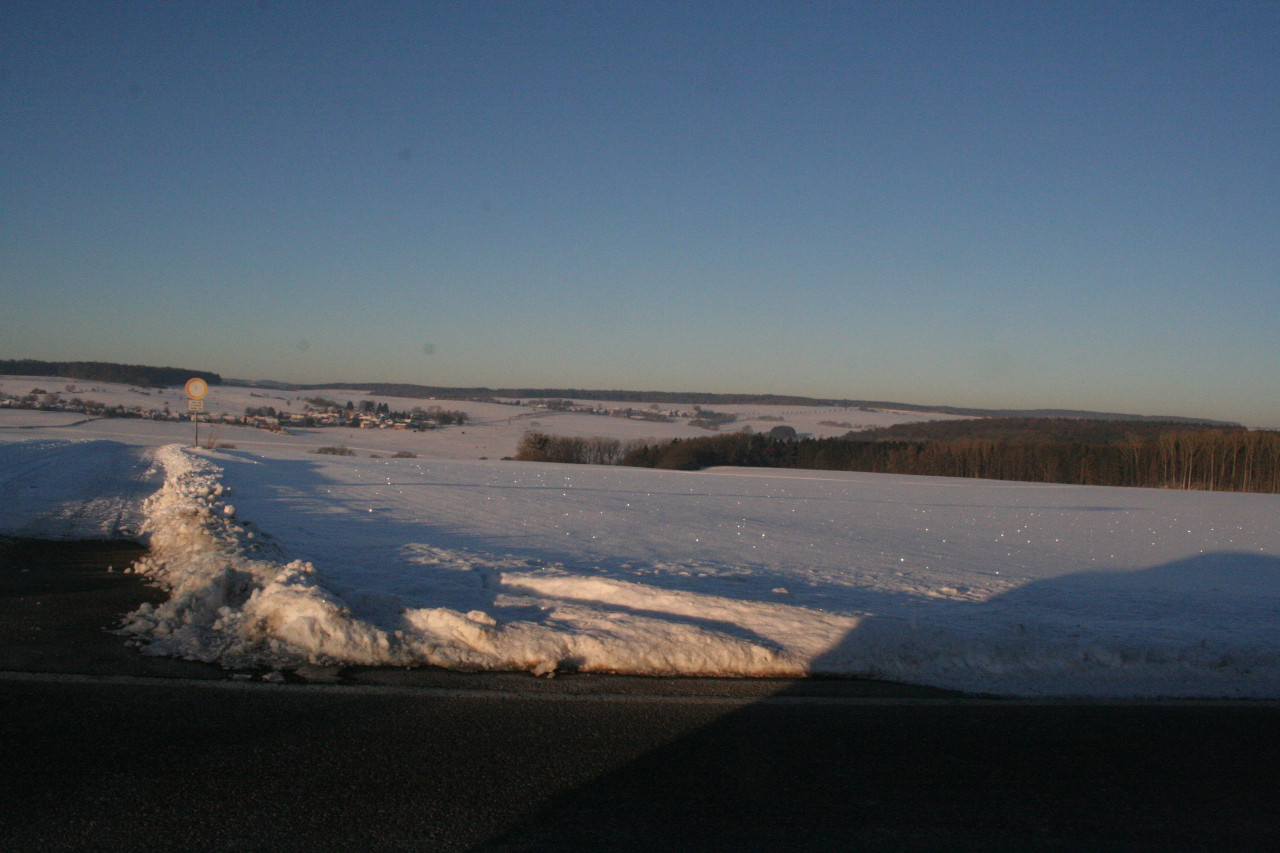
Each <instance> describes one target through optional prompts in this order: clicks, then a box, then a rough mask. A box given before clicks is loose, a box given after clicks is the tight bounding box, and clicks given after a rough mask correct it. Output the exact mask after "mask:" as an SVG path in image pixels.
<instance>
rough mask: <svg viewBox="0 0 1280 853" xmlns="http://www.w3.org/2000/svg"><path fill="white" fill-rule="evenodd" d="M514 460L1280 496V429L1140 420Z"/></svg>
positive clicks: (886, 432) (527, 454) (655, 447)
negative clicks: (806, 471)
mask: <svg viewBox="0 0 1280 853" xmlns="http://www.w3.org/2000/svg"><path fill="white" fill-rule="evenodd" d="M899 432H902V433H906V434H907V436H900V435H898V434H897V433H899ZM913 433H914V434H913ZM596 442H600V443H601V444H602V445H607V447H605V446H601V447H596V446H595V443H596ZM517 458H520V459H534V460H543V461H554V462H596V463H599V462H602V461H604V462H614V463H616V464H619V465H631V466H636V467H644V468H666V469H675V470H685V471H692V470H699V469H702V468H710V467H713V466H717V465H729V466H745V467H758V468H806V469H816V470H831V471H865V472H872V473H881V474H918V475H927V476H939V477H981V478H986V479H993V480H1020V481H1025V482H1037V483H1069V484H1078V485H1088V486H1139V487H1149V488H1176V489H1207V490H1214V491H1240V492H1268V493H1273V494H1274V493H1280V433H1277V432H1254V431H1249V430H1245V429H1235V428H1231V429H1222V428H1214V427H1206V426H1203V425H1196V424H1168V423H1165V424H1161V423H1151V422H1143V421H1138V422H1135V421H1088V420H1076V419H1029V418H1011V419H1004V418H990V419H978V420H971V421H964V422H959V421H952V422H945V421H934V422H928V423H923V424H904V425H901V426H900V427H889V428H886V429H881V430H875V431H868V432H862V433H849V434H847V435H845V436H843V437H841V438H799V439H777V438H770V437H769V436H767V435H764V434H758V433H756V434H751V433H743V432H738V433H731V434H726V435H715V436H706V437H698V438H689V439H672V440H670V441H662V442H644V443H631V444H628V445H622V446H619V445H618V443H617V442H616V441H615V440H613V439H582V438H560V437H556V436H546V435H542V434H538V433H530V434H529V435H526V436H525V438H524V440H523V441H522V442H521V445H520V449H519V452H518V455H517Z"/></svg>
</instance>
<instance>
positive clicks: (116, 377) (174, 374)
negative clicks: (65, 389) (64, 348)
mask: <svg viewBox="0 0 1280 853" xmlns="http://www.w3.org/2000/svg"><path fill="white" fill-rule="evenodd" d="M0 376H57V377H61V378H64V379H83V380H86V381H90V382H117V383H119V384H121V385H141V386H143V387H147V388H172V387H173V386H175V385H182V384H183V383H184V382H186V381H187V380H188V379H191V378H193V377H197V376H198V377H200V378H201V379H203V380H204V381H205V382H207V383H209V384H210V385H221V384H222V377H221V376H219V375H218V374H216V373H210V372H209V371H207V370H188V369H186V368H181V367H147V366H145V365H141V364H115V363H113V362H107V361H37V360H36V359H32V358H22V359H12V360H0Z"/></svg>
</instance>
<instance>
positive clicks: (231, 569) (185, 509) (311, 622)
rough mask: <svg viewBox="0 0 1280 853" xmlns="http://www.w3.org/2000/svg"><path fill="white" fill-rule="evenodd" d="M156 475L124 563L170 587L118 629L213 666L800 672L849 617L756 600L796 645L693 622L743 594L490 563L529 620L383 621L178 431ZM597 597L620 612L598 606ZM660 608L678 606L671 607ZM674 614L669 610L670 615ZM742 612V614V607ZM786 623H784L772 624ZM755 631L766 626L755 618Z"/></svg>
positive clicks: (739, 614) (732, 605)
mask: <svg viewBox="0 0 1280 853" xmlns="http://www.w3.org/2000/svg"><path fill="white" fill-rule="evenodd" d="M156 462H157V464H158V465H159V466H162V467H163V469H164V474H165V480H164V486H163V488H161V490H160V491H159V492H157V493H156V494H155V495H153V496H152V497H151V498H149V499H148V500H147V502H146V505H145V513H146V523H145V525H144V532H146V533H148V534H149V535H150V541H151V553H150V555H149V556H148V557H146V558H144V559H143V560H142V561H140V562H139V563H138V564H137V565H136V566H135V571H137V572H140V573H142V574H145V575H147V576H148V577H150V578H152V579H153V580H155V581H156V582H157V583H159V584H160V585H162V586H163V587H165V588H166V589H167V590H169V592H170V598H169V600H168V601H166V602H165V603H163V604H162V605H160V606H159V607H154V608H153V607H152V606H151V605H144V606H143V607H141V608H140V609H138V610H137V611H135V612H134V613H132V614H130V616H129V618H128V620H127V621H126V624H125V630H126V631H127V632H129V633H131V634H134V635H136V636H137V637H139V638H140V639H144V640H146V641H147V646H146V651H147V653H148V654H155V655H173V656H180V657H185V658H190V659H195V660H203V661H216V662H219V663H222V664H224V665H227V666H233V667H234V666H252V665H272V666H288V665H292V664H297V663H303V662H309V663H342V664H364V665H395V666H409V665H415V664H433V665H437V666H443V667H450V668H455V669H471V670H485V669H504V670H521V669H524V670H529V671H532V672H534V673H536V674H547V673H550V672H553V671H555V670H556V669H561V668H566V667H567V668H572V669H575V670H580V671H597V672H627V673H648V674H667V675H673V674H686V675H693V674H700V675H755V676H761V675H800V674H803V673H804V671H805V660H806V654H804V653H803V652H808V653H814V652H817V651H821V650H822V649H823V648H825V647H827V646H829V645H830V644H831V643H832V642H834V640H835V639H836V638H838V637H839V636H840V635H841V634H843V633H844V632H845V631H847V630H848V629H849V627H851V626H852V625H853V624H856V622H854V621H853V620H849V619H842V618H838V617H830V616H824V615H823V614H817V613H813V612H804V611H803V609H802V608H787V607H785V606H771V605H763V606H760V605H757V606H756V609H757V610H759V612H760V613H762V614H764V615H765V619H764V620H762V621H764V622H765V623H767V624H772V625H774V627H775V631H774V633H776V634H778V635H780V636H788V637H792V636H793V635H794V634H795V633H796V632H797V631H800V632H801V633H805V634H807V635H808V638H809V639H808V645H809V646H810V648H808V649H803V650H801V652H802V653H797V650H796V649H795V648H794V645H795V643H794V642H793V643H792V644H791V645H792V646H793V648H790V649H784V648H783V647H782V646H781V645H780V644H779V643H774V642H768V641H767V640H766V641H765V642H758V641H757V642H753V641H751V640H748V639H744V638H742V637H740V636H734V635H733V634H732V633H730V632H726V631H722V630H715V629H714V628H711V627H707V625H708V624H715V623H716V622H718V621H722V622H723V623H724V624H725V625H728V626H731V627H732V626H736V625H738V624H740V623H741V622H743V621H744V619H743V617H744V616H750V613H749V612H747V611H750V610H751V609H752V608H751V607H750V606H749V605H746V604H744V603H742V602H735V601H731V600H728V599H721V598H717V597H715V596H708V595H703V594H699V593H694V592H662V591H659V590H654V589H649V588H645V587H643V586H641V585H637V584H629V583H622V582H617V581H608V580H600V579H593V578H585V579H584V578H576V577H572V576H569V575H556V574H552V575H551V576H538V575H535V574H531V573H510V574H503V575H501V576H500V585H501V589H500V590H499V592H500V593H501V594H500V595H499V596H498V597H497V598H496V599H495V604H496V605H497V606H499V607H504V608H505V607H514V608H517V609H518V608H525V609H527V610H532V611H535V612H537V613H538V618H537V619H536V620H524V619H517V620H511V621H504V622H499V621H498V619H496V618H495V617H494V616H492V615H490V614H489V613H486V612H484V611H481V610H471V611H468V612H465V613H463V612H460V611H458V610H453V609H450V608H446V607H434V608H410V609H406V610H404V611H403V613H402V614H400V617H399V627H398V628H397V629H395V630H392V631H388V630H384V629H382V628H379V627H375V626H374V625H373V624H371V623H370V622H368V621H365V620H363V619H361V618H359V617H357V616H356V615H355V614H353V612H352V610H351V608H350V607H349V606H348V605H347V604H346V603H345V602H344V601H343V600H342V599H341V598H339V597H338V596H336V595H334V594H333V593H332V592H330V591H328V590H326V589H325V588H324V587H322V586H320V585H319V583H317V572H316V570H315V567H314V566H313V565H312V564H311V563H309V562H304V561H301V560H293V561H290V562H287V563H286V562H284V558H283V557H282V556H281V554H280V550H279V549H278V548H277V547H275V546H274V545H273V544H271V543H269V542H266V541H264V540H263V538H262V537H261V536H260V535H258V534H255V533H253V532H251V531H250V530H248V529H247V528H246V527H245V526H244V525H242V524H240V523H239V522H237V521H236V520H235V515H236V512H235V509H234V507H233V506H232V505H230V504H228V503H226V500H225V498H226V497H227V495H228V494H229V490H228V489H227V487H226V486H225V485H224V484H223V482H222V480H221V477H222V473H223V471H222V469H221V468H219V467H218V466H217V465H215V464H214V463H213V462H211V461H210V460H208V459H206V458H204V457H202V456H197V455H195V454H193V453H191V452H189V451H187V450H185V449H183V448H181V447H179V446H178V445H170V446H166V447H163V448H160V449H159V450H158V451H157V452H156ZM601 602H608V603H610V604H613V605H621V606H623V607H626V608H630V609H631V610H632V612H629V613H621V612H617V611H610V612H604V611H602V610H600V609H599V607H598V606H595V605H598V604H599V603H601ZM672 617H679V618H677V619H673V618H672ZM681 620H683V621H681ZM745 621H750V620H749V619H748V620H745ZM782 625H789V626H790V630H787V629H785V628H782V627H780V626H782ZM765 633H766V634H767V633H768V632H767V630H766V631H765Z"/></svg>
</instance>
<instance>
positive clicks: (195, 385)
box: [187, 376, 209, 400]
mask: <svg viewBox="0 0 1280 853" xmlns="http://www.w3.org/2000/svg"><path fill="white" fill-rule="evenodd" d="M208 393H209V383H207V382H205V381H204V380H203V379H201V378H200V377H198V376H197V377H196V378H195V379H188V380H187V396H188V397H190V398H191V399H192V400H203V399H204V395H205V394H208Z"/></svg>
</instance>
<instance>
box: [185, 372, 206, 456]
mask: <svg viewBox="0 0 1280 853" xmlns="http://www.w3.org/2000/svg"><path fill="white" fill-rule="evenodd" d="M186 392H187V411H189V412H191V423H193V424H194V425H195V429H196V443H195V446H196V447H199V446H200V413H201V412H203V411H204V395H205V394H208V393H209V383H207V382H205V381H204V380H203V379H201V378H200V377H198V376H197V377H196V378H195V379H188V380H187V385H186Z"/></svg>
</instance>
